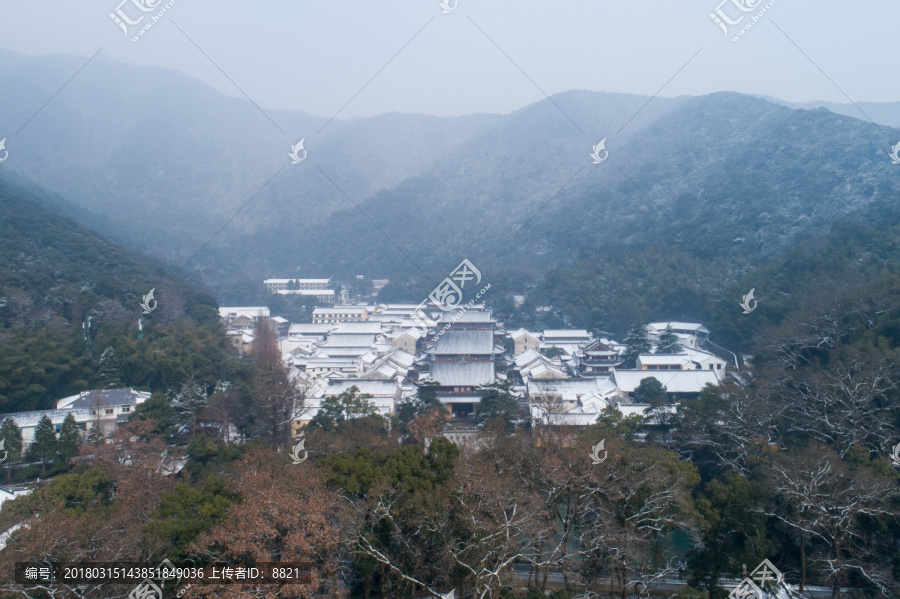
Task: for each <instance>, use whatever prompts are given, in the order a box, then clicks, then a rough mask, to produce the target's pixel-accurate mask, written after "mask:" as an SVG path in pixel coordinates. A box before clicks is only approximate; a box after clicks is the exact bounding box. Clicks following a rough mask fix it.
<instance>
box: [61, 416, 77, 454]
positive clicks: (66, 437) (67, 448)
mask: <svg viewBox="0 0 900 599" xmlns="http://www.w3.org/2000/svg"><path fill="white" fill-rule="evenodd" d="M80 446H81V432H80V431H79V430H78V424H77V423H76V422H75V416H74V415H72V414H67V415H66V418H65V420H63V423H62V428H60V429H59V455H60V457H62V459H63V460H68V459H69V458H74V457H75V456H77V455H78V448H79V447H80Z"/></svg>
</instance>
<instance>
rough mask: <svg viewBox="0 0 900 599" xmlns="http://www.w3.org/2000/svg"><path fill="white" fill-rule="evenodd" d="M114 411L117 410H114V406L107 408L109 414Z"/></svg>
mask: <svg viewBox="0 0 900 599" xmlns="http://www.w3.org/2000/svg"><path fill="white" fill-rule="evenodd" d="M114 412H115V410H114V409H113V408H106V413H107V414H112V413H114Z"/></svg>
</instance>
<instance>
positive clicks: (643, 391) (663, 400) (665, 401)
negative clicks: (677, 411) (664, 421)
mask: <svg viewBox="0 0 900 599" xmlns="http://www.w3.org/2000/svg"><path fill="white" fill-rule="evenodd" d="M634 403H638V404H649V405H650V407H651V408H658V407H660V406H667V405H669V395H668V393H666V388H665V387H664V386H663V384H662V383H660V382H659V381H658V380H656V378H654V377H652V376H648V377H647V378H645V379H641V383H640V385H638V387H637V388H636V389H635V390H634Z"/></svg>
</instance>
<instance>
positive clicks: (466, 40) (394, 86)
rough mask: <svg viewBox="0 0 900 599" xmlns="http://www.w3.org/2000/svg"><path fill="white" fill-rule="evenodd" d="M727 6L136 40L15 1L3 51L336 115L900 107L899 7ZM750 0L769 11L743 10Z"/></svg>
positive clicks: (255, 18)
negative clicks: (134, 70) (733, 97)
mask: <svg viewBox="0 0 900 599" xmlns="http://www.w3.org/2000/svg"><path fill="white" fill-rule="evenodd" d="M169 1H171V0H169ZM448 1H450V2H451V3H452V2H453V1H455V0H448ZM720 1H721V0H678V1H677V2H673V1H664V0H647V1H644V2H638V1H635V0H562V1H558V2H548V1H537V0H517V1H512V0H493V1H490V2H484V1H475V0H458V5H457V7H456V9H455V10H453V11H452V12H449V13H447V14H443V13H442V10H441V7H440V5H439V2H438V0H416V1H415V2H413V1H412V0H392V1H390V2H371V1H370V2H360V1H350V0H279V1H266V0H263V1H260V0H257V1H256V2H249V1H243V2H238V1H236V0H175V4H174V6H172V7H171V8H170V9H169V10H168V12H167V13H166V14H165V15H163V17H162V18H161V19H160V20H159V21H158V22H157V23H156V24H155V25H154V26H153V27H152V28H151V29H149V30H148V31H147V32H146V33H145V34H144V35H143V37H141V38H140V39H139V41H138V42H136V43H135V42H132V41H131V40H130V38H131V36H132V34H133V33H135V32H136V31H137V30H138V29H139V27H140V25H143V24H144V23H146V22H148V21H149V19H150V17H149V16H147V17H145V18H144V21H143V22H142V23H141V24H140V25H138V26H134V27H132V28H131V32H130V33H129V35H128V36H127V37H126V35H125V33H124V32H123V31H122V29H120V28H119V27H118V26H117V25H116V24H115V23H114V22H113V20H112V19H111V18H110V16H109V15H110V13H112V12H113V11H115V9H116V8H117V6H119V2H121V0H78V1H77V2H72V1H70V0H65V1H64V0H44V1H41V2H35V1H34V0H0V47H2V48H5V49H9V50H14V51H17V52H22V53H25V54H30V55H42V54H53V53H65V54H76V55H81V56H84V57H86V58H87V57H89V56H91V55H93V54H94V53H95V52H97V51H98V50H99V49H101V48H103V49H104V50H105V51H106V52H108V54H109V56H110V57H111V58H113V59H115V60H119V61H122V62H127V63H133V64H138V65H148V66H160V67H166V68H170V69H177V70H180V71H183V72H184V73H187V74H189V75H191V76H193V77H197V78H199V79H201V80H203V81H205V82H207V83H208V84H209V85H211V86H213V87H215V88H217V89H218V90H220V91H222V92H224V93H226V94H230V95H235V96H240V95H241V92H240V91H238V89H237V87H240V89H242V90H243V91H244V92H245V93H246V94H247V96H249V97H250V98H251V99H252V100H254V101H255V102H257V103H258V104H260V105H261V106H264V107H268V108H283V109H299V110H304V111H307V112H310V113H313V114H316V115H321V116H328V117H330V116H332V115H334V114H335V113H337V112H338V111H340V110H341V108H342V107H343V106H344V105H345V104H347V105H346V108H344V109H343V110H342V111H340V116H341V117H342V118H344V117H351V116H368V115H373V114H378V113H383V112H389V111H398V112H416V113H428V114H436V115H457V114H469V113H473V112H498V113H508V112H510V111H513V110H515V109H517V108H520V107H522V106H525V105H527V104H530V103H532V102H535V101H538V100H540V99H542V98H543V97H544V96H543V93H542V92H541V91H539V89H538V87H539V88H540V90H543V92H546V93H547V94H550V95H552V94H554V93H558V92H561V91H565V90H569V89H589V90H597V91H613V92H628V93H636V94H646V95H652V94H655V93H657V91H658V90H660V88H662V87H663V86H665V88H664V89H663V91H662V92H661V95H663V96H678V95H683V94H690V95H697V94H705V93H710V92H714V91H721V90H733V91H739V92H745V93H755V94H765V95H771V96H776V97H779V98H782V99H785V100H789V101H796V102H801V101H808V100H829V101H835V102H848V100H847V97H846V96H845V95H844V94H843V93H841V91H839V90H838V86H839V87H840V88H841V89H842V90H843V91H844V92H845V93H846V94H847V96H849V97H850V98H852V99H853V100H854V101H857V102H860V101H897V100H900V79H898V77H897V76H896V73H897V64H896V61H897V58H896V57H897V55H898V51H897V25H898V24H900V2H897V0H867V1H866V2H865V3H854V4H853V5H852V7H851V6H850V5H849V3H847V2H838V1H837V0H819V1H817V2H809V1H807V2H798V1H796V0H777V1H776V2H775V4H774V6H772V7H771V8H770V9H769V10H768V12H767V13H766V14H765V15H763V16H762V18H761V19H760V20H759V21H758V22H757V23H755V24H754V26H753V27H752V28H751V29H750V30H748V31H746V33H745V34H744V35H743V37H741V38H740V39H739V41H738V42H732V41H731V34H729V36H728V37H726V36H725V34H724V33H723V31H722V29H720V28H719V27H718V26H717V25H716V24H715V23H714V22H713V20H712V19H711V18H710V16H709V15H710V13H711V12H713V11H714V10H715V9H716V8H717V5H718V3H719V2H720ZM133 2H134V3H141V2H144V3H145V4H150V5H155V4H156V3H157V2H160V0H126V1H125V3H124V4H122V5H121V10H122V12H123V13H124V14H125V15H128V16H129V18H132V19H136V18H137V16H139V15H142V14H147V15H153V14H156V12H158V10H160V9H161V8H162V6H164V5H165V2H162V3H161V4H160V6H159V7H157V8H156V9H155V10H154V11H153V12H150V13H142V12H141V11H140V10H138V9H137V8H136V6H135V4H133ZM740 2H743V3H744V4H745V5H746V4H749V5H751V6H756V5H757V4H759V6H757V7H756V8H755V9H754V11H752V12H749V13H743V12H741V11H740V10H739V9H738V8H737V7H736V4H737V3H740ZM765 4H766V2H761V1H760V0H726V2H725V4H723V5H721V10H722V12H723V14H725V15H726V16H728V17H729V18H731V19H733V20H735V19H737V18H738V16H740V15H744V14H746V15H748V16H746V17H745V18H744V19H743V22H742V23H741V24H740V25H738V26H734V27H732V28H731V29H732V30H733V31H734V32H736V31H737V30H738V29H739V28H740V26H741V25H744V24H746V23H747V22H749V21H750V18H751V17H750V16H749V15H754V14H756V12H758V11H759V10H761V9H762V7H763V6H765ZM451 5H452V4H451ZM779 27H780V28H781V30H783V33H782V31H780V30H779ZM179 28H180V29H181V30H183V33H182V31H180V30H179ZM479 28H480V29H479ZM417 32H418V33H417ZM789 38H790V39H789ZM191 40H192V41H191ZM491 40H492V41H491ZM790 40H793V43H792V42H791V41H790ZM195 44H196V45H195ZM795 44H796V45H795ZM404 46H405V47H404ZM798 46H799V49H798ZM401 48H402V50H401ZM398 51H399V53H398ZM698 51H699V54H698ZM804 53H805V54H806V55H808V56H809V58H807V57H806V56H804ZM204 54H205V55H206V56H204ZM395 54H396V57H394V58H393V59H392V57H393V56H394V55H395ZM504 54H505V55H506V56H504ZM695 54H696V57H695V58H694V59H693V60H691V57H692V56H694V55H695ZM207 56H208V58H207ZM507 56H508V57H509V58H507ZM810 59H811V60H812V61H814V62H815V64H816V65H818V67H819V68H821V71H820V70H819V68H817V67H816V66H814V65H813V63H812V62H811V61H810ZM213 63H215V65H218V68H217V67H216V66H214V64H213ZM513 63H515V64H513ZM516 65H517V66H516ZM685 65H687V66H685ZM219 69H221V71H220V70H219ZM379 71H380V72H379ZM679 71H680V72H679ZM822 71H824V74H823V72H822ZM223 72H224V74H223ZM676 73H677V75H676ZM373 77H374V78H373ZM673 77H674V78H673ZM829 78H830V79H831V80H833V82H832V81H830V80H829ZM229 79H230V80H229ZM370 79H371V82H370V83H368V84H367V82H368V81H369V80H370ZM670 79H671V82H670V83H668V85H666V83H667V82H668V81H669V80H670ZM532 82H533V83H532ZM361 89H362V91H360V90H361ZM357 92H359V94H358V95H357V96H356V97H354V94H357ZM4 93H14V90H4ZM351 98H352V100H351ZM348 101H349V104H348Z"/></svg>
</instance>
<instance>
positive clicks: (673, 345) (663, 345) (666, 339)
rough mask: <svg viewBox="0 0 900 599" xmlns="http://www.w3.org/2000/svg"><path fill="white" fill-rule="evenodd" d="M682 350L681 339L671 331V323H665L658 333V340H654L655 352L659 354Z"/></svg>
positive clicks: (674, 352)
mask: <svg viewBox="0 0 900 599" xmlns="http://www.w3.org/2000/svg"><path fill="white" fill-rule="evenodd" d="M681 350H682V346H681V340H679V339H678V335H676V334H675V332H674V331H672V325H667V326H666V328H665V330H664V331H663V332H662V333H660V334H659V341H657V342H656V352H655V353H657V354H660V355H671V354H677V353H679V352H680V351H681Z"/></svg>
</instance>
